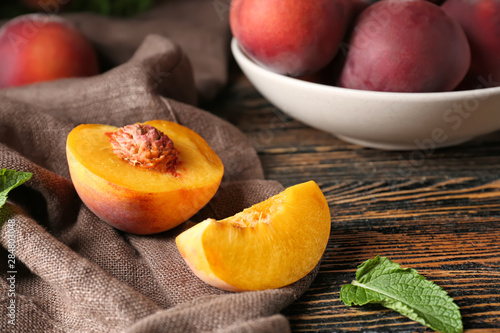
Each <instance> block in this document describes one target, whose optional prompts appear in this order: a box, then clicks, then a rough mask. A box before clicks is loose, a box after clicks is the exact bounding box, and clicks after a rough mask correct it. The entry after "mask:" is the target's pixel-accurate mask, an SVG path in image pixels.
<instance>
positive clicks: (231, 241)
mask: <svg viewBox="0 0 500 333" xmlns="http://www.w3.org/2000/svg"><path fill="white" fill-rule="evenodd" d="M330 225H331V222H330V209H329V207H328V203H327V202H326V199H325V196H324V195H323V192H322V191H321V189H320V188H319V187H318V185H317V184H316V183H315V182H314V181H309V182H306V183H302V184H299V185H295V186H292V187H289V188H287V189H286V190H285V191H283V192H281V193H280V194H277V195H275V196H273V197H271V198H269V199H267V200H265V201H263V202H260V203H258V204H256V205H253V206H252V207H250V208H247V209H245V210H243V211H242V212H240V213H238V214H236V215H234V216H231V217H228V218H226V219H223V220H220V221H216V220H214V219H207V220H205V221H203V222H200V223H198V224H197V225H195V226H194V227H192V228H190V229H188V230H186V231H184V232H183V233H181V234H180V235H179V236H177V238H176V244H177V248H178V249H179V252H180V253H181V255H182V257H183V258H184V260H185V261H186V263H187V264H188V266H189V268H190V269H191V270H192V271H193V273H194V274H195V275H196V276H198V277H199V278H200V279H201V280H202V281H204V282H206V283H208V284H209V285H211V286H214V287H217V288H219V289H223V290H228V291H249V290H264V289H273V288H280V287H284V286H286V285H289V284H291V283H293V282H296V281H298V280H299V279H301V278H302V277H304V276H306V275H307V274H308V273H309V272H311V271H312V270H313V268H314V267H315V266H316V265H317V264H318V262H319V261H320V259H321V257H322V255H323V253H324V251H325V249H326V245H327V243H328V239H329V237H330Z"/></svg>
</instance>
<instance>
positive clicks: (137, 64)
mask: <svg viewBox="0 0 500 333" xmlns="http://www.w3.org/2000/svg"><path fill="white" fill-rule="evenodd" d="M68 17H69V18H70V19H71V20H73V21H74V22H76V24H77V25H78V26H79V27H80V28H81V29H82V30H83V31H84V32H85V34H86V35H87V36H88V37H89V39H90V40H91V41H92V42H93V43H94V44H95V45H97V48H98V49H99V52H100V54H101V56H102V57H103V58H106V59H108V61H109V66H110V68H111V69H109V70H107V71H106V72H104V73H103V74H101V75H98V76H95V77H89V78H75V79H65V80H58V81H53V82H46V83H42V84H36V85H31V86H26V87H19V88H12V89H6V90H2V91H0V168H8V169H15V170H18V171H26V172H32V173H33V177H32V179H31V180H30V181H28V182H27V183H25V184H24V185H22V186H20V187H19V188H17V189H15V190H14V191H12V192H11V194H10V195H9V201H8V203H7V204H6V205H5V206H4V208H3V209H2V210H0V215H1V216H0V217H1V221H3V226H2V228H1V234H0V243H1V244H2V247H1V248H0V258H1V259H0V277H1V278H0V331H1V332H65V333H67V332H129V333H138V332H148V333H149V332H226V333H229V332H231V333H233V332H288V331H290V327H289V324H288V321H287V319H286V318H285V317H283V316H282V315H280V314H279V312H280V311H281V310H282V309H283V308H284V307H286V306H287V305H288V304H290V303H291V302H293V301H294V300H296V299H297V298H298V297H299V296H300V295H302V294H303V293H304V292H305V290H306V289H307V288H308V287H309V285H310V284H311V282H312V280H313V279H314V277H315V275H316V273H317V270H314V271H313V272H311V273H310V274H309V275H308V276H306V277H305V278H303V279H302V280H300V281H298V282H297V283H295V284H293V285H290V286H287V287H284V288H281V289H275V290H266V291H258V292H244V293H230V292H225V291H222V290H219V289H216V288H213V287H211V286H209V285H207V284H205V283H203V282H202V281H201V280H199V279H198V278H197V277H196V276H194V274H193V273H192V272H191V271H190V270H189V268H188V267H187V265H186V264H185V263H184V261H183V259H182V258H181V256H180V254H179V252H178V250H177V248H176V245H175V241H174V240H175V237H176V235H178V234H179V233H180V232H182V231H183V230H185V229H187V228H189V227H190V226H192V225H194V224H195V223H197V222H199V221H202V220H203V219H205V218H208V217H212V218H216V219H221V218H224V217H227V216H230V215H233V214H235V213H237V212H239V211H241V210H242V209H244V208H246V207H248V206H250V205H252V204H254V203H257V202H259V201H262V200H264V199H266V198H268V197H269V196H271V195H274V194H276V193H278V192H280V191H281V190H283V187H282V186H281V184H279V183H277V182H274V181H269V180H265V179H264V176H263V171H262V168H261V165H260V162H259V159H258V156H257V154H256V152H255V150H254V149H253V148H252V146H251V145H250V143H249V142H248V140H247V138H246V137H245V136H244V134H243V133H241V132H240V131H239V130H238V129H237V128H235V127H234V126H232V125H231V124H229V123H227V122H226V121H224V120H222V119H220V118H218V117H216V116H214V115H213V114H211V113H209V112H206V111H203V110H200V109H198V108H197V107H196V106H195V105H196V103H197V100H198V99H201V100H209V99H211V98H213V97H214V96H215V94H216V93H217V91H218V90H220V89H221V88H222V87H223V85H224V84H225V80H226V78H227V73H226V67H227V66H226V64H227V60H228V55H227V44H228V38H227V37H228V35H227V21H224V20H222V19H221V18H220V16H219V15H218V13H217V11H216V10H215V9H214V8H213V2H212V1H201V0H198V1H194V0H190V1H185V0H184V1H182V0H181V1H167V2H166V3H165V4H162V5H159V7H157V8H155V9H153V10H152V11H151V12H149V13H145V14H142V15H140V16H139V17H137V18H133V19H128V21H127V20H125V19H110V18H104V17H99V16H96V15H92V14H73V15H69V16H68ZM153 119H165V120H170V121H174V122H178V123H180V124H182V125H184V126H187V127H189V128H191V129H193V130H194V131H196V132H197V133H199V134H200V135H201V136H202V137H203V138H204V139H205V140H206V141H207V142H208V143H209V145H210V146H211V147H212V148H213V149H214V151H215V152H216V153H217V154H218V155H219V156H220V158H221V160H222V161H223V163H224V166H225V174H224V178H223V182H222V184H221V186H220V188H219V191H218V192H217V194H216V195H215V196H214V198H213V199H212V200H211V201H210V203H209V204H208V205H207V206H206V207H204V208H203V209H202V210H201V211H200V212H199V213H198V214H196V215H195V216H194V217H193V218H191V219H190V220H189V221H186V222H185V223H183V224H182V225H180V226H179V227H177V228H175V229H173V230H170V231H166V232H163V233H159V234H156V235H149V236H138V235H132V234H127V233H124V232H121V231H118V230H116V229H114V228H112V227H110V226H109V225H107V224H106V223H105V222H103V221H102V220H100V219H99V218H98V217H97V216H96V215H94V214H93V213H92V212H91V211H90V210H89V209H88V208H87V207H86V206H85V205H84V204H83V203H82V202H81V201H80V199H79V197H78V195H77V193H76V191H75V189H74V187H73V185H72V183H71V179H70V175H69V170H68V166H67V162H66V153H65V144H66V137H67V135H68V133H69V132H70V131H71V130H72V129H73V128H74V127H75V126H77V125H79V124H82V123H103V124H109V125H114V126H124V125H127V124H132V123H135V122H143V121H147V120H153ZM9 237H10V238H9ZM12 237H14V239H15V243H14V244H15V255H16V262H15V273H9V271H11V270H12V269H11V268H9V267H8V266H7V258H8V251H7V249H8V244H9V241H11V240H12ZM12 275H13V276H14V278H15V279H14V283H13V280H12V279H8V278H10V277H11V276H12ZM13 287H14V289H15V290H14V293H15V311H14V313H15V316H16V317H15V325H11V324H9V319H10V318H11V317H9V316H8V315H9V313H12V312H10V310H9V308H8V306H9V305H10V302H11V299H12V297H9V296H8V295H9V292H12V288H13Z"/></svg>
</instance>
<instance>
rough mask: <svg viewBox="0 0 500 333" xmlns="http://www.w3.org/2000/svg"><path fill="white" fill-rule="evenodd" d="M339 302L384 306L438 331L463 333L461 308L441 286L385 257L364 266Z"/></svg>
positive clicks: (368, 261) (344, 289)
mask: <svg viewBox="0 0 500 333" xmlns="http://www.w3.org/2000/svg"><path fill="white" fill-rule="evenodd" d="M340 299H341V300H342V302H344V303H345V304H346V305H348V306H352V305H358V306H360V305H365V304H368V303H377V304H381V305H383V306H385V307H386V308H389V309H392V310H395V311H397V312H399V313H401V314H402V315H404V316H407V317H408V318H410V319H412V320H414V321H417V322H419V323H421V324H423V325H425V326H428V327H430V328H432V329H433V330H436V331H439V332H444V333H460V332H463V324H462V316H461V315H460V311H459V308H458V306H457V305H456V304H455V303H454V302H453V299H452V298H451V297H450V296H448V294H447V293H446V292H445V291H444V290H443V289H441V287H439V286H438V285H436V284H435V283H434V282H432V281H429V280H427V279H426V278H425V277H423V276H422V275H419V274H418V272H417V271H416V270H414V269H410V268H401V267H400V266H399V264H396V263H394V262H392V261H390V260H389V259H388V258H386V257H379V256H377V257H375V259H370V260H367V261H365V262H364V263H362V264H361V265H360V266H359V267H358V270H357V272H356V280H354V281H353V282H352V283H351V284H347V285H345V286H342V289H341V290H340Z"/></svg>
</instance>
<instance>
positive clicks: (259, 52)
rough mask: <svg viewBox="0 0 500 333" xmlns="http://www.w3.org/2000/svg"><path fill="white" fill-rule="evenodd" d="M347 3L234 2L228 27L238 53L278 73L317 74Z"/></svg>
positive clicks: (344, 19)
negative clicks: (236, 43) (238, 49)
mask: <svg viewBox="0 0 500 333" xmlns="http://www.w3.org/2000/svg"><path fill="white" fill-rule="evenodd" d="M350 1H351V0H315V1H309V0H293V1H283V0H233V1H232V3H231V10H230V24H231V30H232V32H233V35H234V36H235V37H236V39H238V41H239V42H240V45H241V47H242V48H243V50H244V51H245V52H246V53H247V54H248V55H249V56H250V57H251V58H252V59H254V60H255V61H256V62H257V63H259V64H260V65H262V66H264V67H266V68H268V69H270V70H272V71H275V72H277V73H281V74H287V75H291V76H300V75H306V74H310V73H312V72H316V71H318V70H320V69H321V68H323V67H324V66H326V65H327V64H328V63H329V62H330V61H331V60H332V59H333V58H334V56H335V54H336V53H337V51H338V49H339V44H340V42H341V41H342V38H343V37H344V34H345V32H346V29H347V26H348V24H349V20H350V11H351V5H350Z"/></svg>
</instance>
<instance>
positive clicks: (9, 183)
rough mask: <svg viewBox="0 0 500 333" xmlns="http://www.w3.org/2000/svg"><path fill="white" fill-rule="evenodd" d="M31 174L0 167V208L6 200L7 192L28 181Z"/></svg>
mask: <svg viewBox="0 0 500 333" xmlns="http://www.w3.org/2000/svg"><path fill="white" fill-rule="evenodd" d="M32 175H33V174H32V173H29V172H21V171H15V170H8V169H0V208H1V207H2V206H3V205H4V204H5V202H6V201H7V194H8V193H9V192H10V191H11V190H13V189H14V188H16V187H18V186H19V185H21V184H22V183H24V182H26V181H28V180H29V179H30V178H31V176H32Z"/></svg>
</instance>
